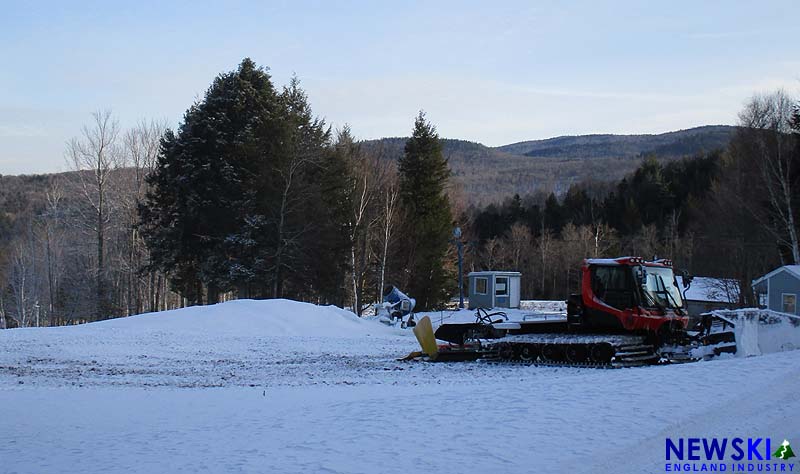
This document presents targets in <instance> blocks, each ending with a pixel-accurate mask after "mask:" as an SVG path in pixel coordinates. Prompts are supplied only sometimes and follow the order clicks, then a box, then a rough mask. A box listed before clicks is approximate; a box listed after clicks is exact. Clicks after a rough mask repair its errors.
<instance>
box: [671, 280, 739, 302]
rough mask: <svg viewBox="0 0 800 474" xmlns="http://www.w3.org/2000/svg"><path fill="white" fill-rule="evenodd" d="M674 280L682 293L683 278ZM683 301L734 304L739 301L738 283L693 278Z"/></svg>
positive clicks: (734, 281)
mask: <svg viewBox="0 0 800 474" xmlns="http://www.w3.org/2000/svg"><path fill="white" fill-rule="evenodd" d="M675 279H676V280H677V281H678V288H679V289H680V290H681V293H682V292H683V290H684V288H683V277H681V276H676V277H675ZM685 299H686V300H687V301H705V302H708V303H735V302H737V301H738V300H739V283H738V282H737V281H736V280H732V279H729V278H711V277H694V279H693V280H692V285H691V286H690V287H689V290H687V291H686V296H685Z"/></svg>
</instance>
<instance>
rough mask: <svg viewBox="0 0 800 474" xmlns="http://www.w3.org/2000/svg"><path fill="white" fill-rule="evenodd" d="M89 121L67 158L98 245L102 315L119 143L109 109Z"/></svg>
mask: <svg viewBox="0 0 800 474" xmlns="http://www.w3.org/2000/svg"><path fill="white" fill-rule="evenodd" d="M92 119H93V121H92V124H91V125H86V126H84V127H83V129H82V133H81V137H80V138H73V139H72V140H70V141H69V142H68V144H67V159H68V161H69V163H70V164H71V166H72V168H73V170H74V171H75V174H74V175H75V177H76V179H77V184H78V187H79V190H80V192H81V195H82V197H83V199H84V202H85V204H86V205H87V206H88V209H89V211H90V213H91V215H90V216H88V217H89V219H87V220H88V223H89V225H90V228H91V230H92V231H93V233H94V238H95V243H96V246H97V261H96V263H95V266H96V272H95V292H96V293H95V297H96V299H97V301H96V302H95V312H96V314H95V317H96V318H103V317H105V316H106V312H107V311H108V307H107V301H106V299H107V295H106V281H105V279H106V268H105V242H106V226H107V225H108V222H109V220H110V214H109V207H110V206H109V194H110V191H111V189H110V188H111V186H112V183H111V178H112V175H113V174H114V173H115V172H116V171H117V169H118V167H119V163H120V149H119V146H118V143H117V142H118V139H119V124H118V123H117V121H116V120H115V119H114V118H113V117H112V114H111V111H108V110H106V111H101V112H95V113H94V114H92Z"/></svg>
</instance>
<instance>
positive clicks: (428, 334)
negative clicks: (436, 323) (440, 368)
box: [414, 316, 439, 360]
mask: <svg viewBox="0 0 800 474" xmlns="http://www.w3.org/2000/svg"><path fill="white" fill-rule="evenodd" d="M414 335H415V336H417V341H418V342H419V346H420V347H421V348H422V352H424V353H425V354H427V355H428V357H430V359H431V360H436V358H437V357H438V356H439V348H438V346H437V345H436V336H434V335H433V326H432V325H431V318H429V317H427V316H425V317H424V318H422V319H420V320H419V322H418V323H417V325H416V326H414Z"/></svg>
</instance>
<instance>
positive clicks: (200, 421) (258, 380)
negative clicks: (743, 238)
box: [0, 300, 800, 473]
mask: <svg viewBox="0 0 800 474" xmlns="http://www.w3.org/2000/svg"><path fill="white" fill-rule="evenodd" d="M415 349H416V341H415V339H414V337H413V335H412V334H411V333H410V331H403V330H399V329H394V328H388V327H386V326H383V325H381V324H380V323H377V322H375V321H366V320H359V319H358V318H356V317H355V316H353V315H352V314H350V313H347V312H345V311H343V310H340V309H337V308H333V307H316V306H312V305H307V304H303V303H296V302H291V301H285V300H273V301H234V302H228V303H223V304H220V305H215V306H211V307H202V308H187V309H183V310H176V311H171V312H166V313H159V314H150V315H142V316H135V317H130V318H125V319H118V320H113V321H106V322H101V323H93V324H87V325H83V326H75V327H67V328H48V329H44V328H42V329H15V330H6V331H0V472H19V473H23V472H31V473H34V472H35V473H41V472H103V473H108V472H147V473H151V472H343V473H345V472H346V473H350V472H354V473H360V472H363V473H375V472H421V471H424V472H617V473H628V472H630V473H634V472H636V473H640V472H664V443H665V438H666V437H681V436H683V437H690V436H691V437H704V436H708V437H725V436H727V437H734V436H739V437H745V438H747V437H759V436H769V437H772V438H780V439H783V438H786V439H788V440H789V441H790V442H795V443H798V444H796V445H795V446H797V445H800V421H798V417H797V413H800V397H798V396H797V394H798V393H800V351H789V352H781V353H775V354H766V355H763V356H760V357H750V358H735V357H731V358H726V359H718V360H714V361H709V362H699V363H693V364H683V365H674V366H659V367H644V368H635V369H619V370H598V369H574V368H552V367H530V366H516V365H508V366H503V365H491V364H487V363H482V362H474V363H454V364H432V363H426V362H398V361H396V360H395V359H396V357H398V356H402V355H404V354H406V353H408V352H410V351H412V350H415ZM795 449H796V448H795ZM797 469H798V467H797V466H795V470H797Z"/></svg>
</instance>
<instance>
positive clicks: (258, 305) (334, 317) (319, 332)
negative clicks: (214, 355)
mask: <svg viewBox="0 0 800 474" xmlns="http://www.w3.org/2000/svg"><path fill="white" fill-rule="evenodd" d="M86 327H102V328H104V329H116V330H121V331H159V332H170V333H192V334H197V333H213V334H219V335H225V336H236V335H248V336H250V335H252V336H258V335H263V336H325V337H352V336H363V335H368V334H370V333H374V332H375V331H382V330H385V328H382V327H380V326H379V325H377V324H373V323H370V322H367V321H364V320H361V319H359V318H358V317H357V316H356V315H355V314H353V313H351V312H350V311H345V310H343V309H341V308H337V307H336V306H317V305H314V304H311V303H301V302H299V301H292V300H284V299H276V300H235V301H228V302H225V303H219V304H215V305H210V306H192V307H189V308H182V309H175V310H172V311H162V312H159V313H148V314H140V315H137V316H131V317H127V318H119V319H112V320H108V321H101V322H97V323H90V324H87V325H83V326H78V327H76V329H78V328H81V329H83V328H86Z"/></svg>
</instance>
